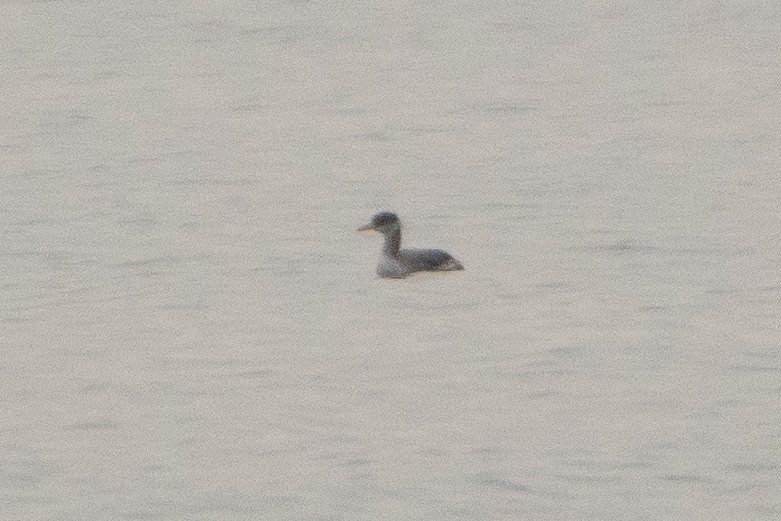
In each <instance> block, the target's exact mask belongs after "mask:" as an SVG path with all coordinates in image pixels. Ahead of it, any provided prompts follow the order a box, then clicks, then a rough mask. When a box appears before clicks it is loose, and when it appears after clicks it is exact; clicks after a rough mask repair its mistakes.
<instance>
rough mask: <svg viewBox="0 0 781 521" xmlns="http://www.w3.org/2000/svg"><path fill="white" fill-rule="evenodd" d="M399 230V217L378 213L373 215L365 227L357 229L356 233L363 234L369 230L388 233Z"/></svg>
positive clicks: (389, 213) (391, 213)
mask: <svg viewBox="0 0 781 521" xmlns="http://www.w3.org/2000/svg"><path fill="white" fill-rule="evenodd" d="M400 229H401V221H400V220H399V216H398V215H396V214H395V213H393V212H380V213H376V214H374V217H372V222H371V223H369V224H367V225H366V226H364V227H362V228H359V229H358V231H360V232H365V231H369V230H375V231H378V232H380V233H388V232H393V231H396V230H400Z"/></svg>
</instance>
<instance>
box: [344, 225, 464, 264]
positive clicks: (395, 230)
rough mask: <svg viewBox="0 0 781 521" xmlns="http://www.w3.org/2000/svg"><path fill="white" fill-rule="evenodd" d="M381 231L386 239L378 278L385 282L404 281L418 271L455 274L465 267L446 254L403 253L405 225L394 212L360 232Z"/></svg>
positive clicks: (419, 251) (434, 251)
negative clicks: (403, 227)
mask: <svg viewBox="0 0 781 521" xmlns="http://www.w3.org/2000/svg"><path fill="white" fill-rule="evenodd" d="M370 230H373V231H377V232H380V233H381V234H383V235H384V236H385V245H384V246H383V247H382V259H381V260H380V263H379V265H377V275H378V276H380V277H382V278H391V279H401V278H404V277H406V276H407V275H410V274H412V273H416V272H418V271H453V270H462V269H464V267H463V266H462V265H461V263H460V262H458V261H457V260H456V259H455V258H454V257H453V256H452V255H450V254H449V253H448V252H446V251H443V250H417V249H416V250H412V249H404V250H402V249H401V221H400V220H399V216H398V215H396V214H395V213H393V212H380V213H378V214H375V215H374V217H372V221H371V222H370V223H369V224H367V225H366V226H363V227H362V228H359V229H358V231H359V232H365V231H370Z"/></svg>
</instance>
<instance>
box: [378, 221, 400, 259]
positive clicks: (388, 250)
mask: <svg viewBox="0 0 781 521" xmlns="http://www.w3.org/2000/svg"><path fill="white" fill-rule="evenodd" d="M400 249H401V228H396V229H393V230H388V231H387V232H386V233H385V245H384V246H383V247H382V253H383V254H384V255H386V256H388V257H395V256H396V255H398V253H399V250H400Z"/></svg>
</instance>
